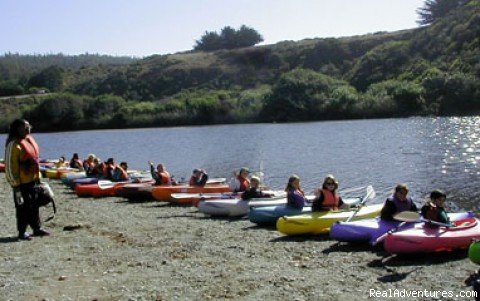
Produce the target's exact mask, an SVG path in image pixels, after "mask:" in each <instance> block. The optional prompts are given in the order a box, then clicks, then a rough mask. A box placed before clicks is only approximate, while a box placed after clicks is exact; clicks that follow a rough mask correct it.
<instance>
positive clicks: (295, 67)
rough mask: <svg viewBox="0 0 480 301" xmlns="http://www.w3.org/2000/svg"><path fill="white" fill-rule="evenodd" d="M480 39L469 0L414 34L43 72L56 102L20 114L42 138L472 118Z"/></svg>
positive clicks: (477, 4)
mask: <svg viewBox="0 0 480 301" xmlns="http://www.w3.org/2000/svg"><path fill="white" fill-rule="evenodd" d="M479 37H480V0H470V1H465V4H463V5H461V6H460V7H458V8H456V9H453V10H451V11H449V12H448V13H447V14H445V16H442V17H441V18H439V19H437V20H435V22H433V23H432V24H431V25H428V26H423V27H419V28H416V29H413V30H404V31H398V32H391V33H387V32H379V33H375V34H368V35H364V36H355V37H347V38H338V39H336V38H327V39H307V40H303V41H298V42H293V41H284V42H280V43H277V44H274V45H265V46H258V47H247V48H241V49H234V50H219V51H212V52H193V51H192V52H184V53H176V54H172V55H154V56H151V57H147V58H144V59H141V60H135V61H133V62H131V63H129V64H125V65H111V64H109V65H105V64H103V65H95V66H93V67H84V68H66V69H62V70H48V71H49V72H45V74H44V76H43V77H41V78H40V79H43V80H44V81H43V82H42V81H37V82H40V83H46V84H51V85H52V87H54V89H53V91H56V92H59V93H58V94H54V95H52V96H49V97H44V98H42V100H41V101H37V102H38V103H35V102H32V104H30V105H28V106H27V105H23V106H24V107H23V109H20V110H19V112H21V113H19V114H20V115H22V116H24V117H27V118H29V119H32V122H35V123H36V124H37V126H36V128H37V129H40V130H52V129H56V128H58V126H59V125H61V126H62V127H61V128H62V129H65V130H69V129H81V128H110V127H138V126H163V125H180V124H182V125H183V124H212V123H233V122H262V121H268V122H271V121H277V122H288V121H299V120H324V119H342V118H372V117H395V116H411V115H430V114H432V115H458V114H475V113H478V112H480V84H479V80H478V79H479V77H480V63H478V62H479V61H480V51H479V49H480V38H479ZM47 79H48V80H47ZM32 82H34V83H37V82H35V81H30V83H32ZM24 101H25V100H24ZM0 110H1V104H0ZM17 116H18V114H17Z"/></svg>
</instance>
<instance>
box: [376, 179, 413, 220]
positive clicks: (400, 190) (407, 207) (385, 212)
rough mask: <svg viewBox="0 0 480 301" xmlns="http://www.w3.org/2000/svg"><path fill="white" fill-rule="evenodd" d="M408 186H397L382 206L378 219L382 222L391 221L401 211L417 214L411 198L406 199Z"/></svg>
mask: <svg viewBox="0 0 480 301" xmlns="http://www.w3.org/2000/svg"><path fill="white" fill-rule="evenodd" d="M407 194H408V186H407V185H406V184H398V185H397V186H396V187H395V191H394V193H393V195H392V196H391V197H389V198H388V199H387V200H386V201H385V204H384V205H383V208H382V211H381V212H380V217H381V218H382V219H383V220H387V221H393V220H394V218H393V216H394V215H395V214H397V213H400V212H403V211H415V212H417V211H418V209H417V206H415V203H414V202H413V201H412V199H411V198H409V197H407Z"/></svg>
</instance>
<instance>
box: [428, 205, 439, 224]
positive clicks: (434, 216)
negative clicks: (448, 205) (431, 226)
mask: <svg viewBox="0 0 480 301" xmlns="http://www.w3.org/2000/svg"><path fill="white" fill-rule="evenodd" d="M440 211H441V208H439V207H433V206H428V210H427V211H426V213H425V218H426V219H429V220H432V221H437V222H438V221H439V220H438V214H439V213H440Z"/></svg>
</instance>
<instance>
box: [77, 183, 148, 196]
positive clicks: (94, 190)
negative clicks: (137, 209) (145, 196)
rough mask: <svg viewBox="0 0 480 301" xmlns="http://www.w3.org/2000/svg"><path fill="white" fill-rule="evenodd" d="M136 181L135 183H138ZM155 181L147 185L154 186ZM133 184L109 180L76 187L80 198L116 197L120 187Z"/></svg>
mask: <svg viewBox="0 0 480 301" xmlns="http://www.w3.org/2000/svg"><path fill="white" fill-rule="evenodd" d="M138 180H139V179H136V180H135V181H138ZM154 182H155V181H154V180H151V179H147V180H145V183H150V184H153V183H154ZM130 183H132V182H130V181H127V182H111V181H108V180H99V181H98V183H94V184H85V185H76V186H75V193H76V194H77V196H79V197H94V198H100V197H108V196H116V190H118V189H119V188H120V187H122V186H124V185H127V184H130Z"/></svg>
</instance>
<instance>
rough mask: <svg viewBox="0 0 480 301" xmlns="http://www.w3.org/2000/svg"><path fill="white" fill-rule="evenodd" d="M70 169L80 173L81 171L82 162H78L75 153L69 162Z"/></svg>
mask: <svg viewBox="0 0 480 301" xmlns="http://www.w3.org/2000/svg"><path fill="white" fill-rule="evenodd" d="M70 168H76V169H78V170H80V171H82V170H83V162H82V160H80V158H79V157H78V154H77V153H74V154H73V157H72V159H71V160H70Z"/></svg>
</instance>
